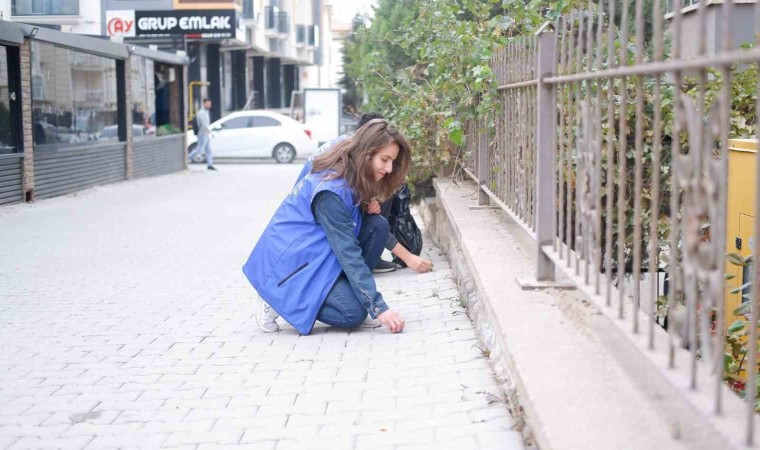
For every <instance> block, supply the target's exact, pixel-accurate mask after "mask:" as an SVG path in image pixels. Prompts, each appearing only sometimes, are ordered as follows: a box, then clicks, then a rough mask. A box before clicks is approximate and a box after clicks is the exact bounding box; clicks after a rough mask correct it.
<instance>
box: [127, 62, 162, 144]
mask: <svg viewBox="0 0 760 450" xmlns="http://www.w3.org/2000/svg"><path fill="white" fill-rule="evenodd" d="M130 65H131V67H132V74H131V75H132V76H131V82H132V106H131V114H132V137H133V138H137V137H141V136H145V137H152V136H156V83H155V76H156V75H155V70H154V64H153V60H151V59H148V58H143V57H140V56H132V57H131V61H130Z"/></svg>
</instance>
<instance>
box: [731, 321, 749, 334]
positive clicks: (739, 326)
mask: <svg viewBox="0 0 760 450" xmlns="http://www.w3.org/2000/svg"><path fill="white" fill-rule="evenodd" d="M746 325H747V322H745V321H743V320H737V321H736V322H734V323H732V324H731V326H729V327H728V332H729V333H736V332H737V331H741V330H743V329H744V327H745V326H746Z"/></svg>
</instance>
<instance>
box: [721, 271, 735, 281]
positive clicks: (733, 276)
mask: <svg viewBox="0 0 760 450" xmlns="http://www.w3.org/2000/svg"><path fill="white" fill-rule="evenodd" d="M734 278H736V275H731V274H728V273H727V274H726V275H725V276H724V277H723V279H724V280H726V281H728V280H733V279H734Z"/></svg>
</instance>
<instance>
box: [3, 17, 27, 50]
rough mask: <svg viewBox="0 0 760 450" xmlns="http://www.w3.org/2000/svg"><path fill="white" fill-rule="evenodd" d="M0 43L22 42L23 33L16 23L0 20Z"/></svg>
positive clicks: (14, 43)
mask: <svg viewBox="0 0 760 450" xmlns="http://www.w3.org/2000/svg"><path fill="white" fill-rule="evenodd" d="M0 43H3V44H13V45H21V44H23V43H24V33H23V32H22V31H21V28H19V26H18V25H17V24H15V23H11V22H6V21H4V20H0Z"/></svg>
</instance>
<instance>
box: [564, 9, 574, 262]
mask: <svg viewBox="0 0 760 450" xmlns="http://www.w3.org/2000/svg"><path fill="white" fill-rule="evenodd" d="M576 17H577V16H576V14H575V12H574V11H573V12H572V13H570V46H569V47H568V57H567V72H568V73H573V72H574V71H575V66H574V64H573V61H574V60H575V56H574V55H575V51H576V49H575V19H576ZM565 92H566V102H567V103H566V105H565V106H566V107H567V109H566V112H567V130H566V131H567V134H566V137H567V141H566V144H567V152H568V155H567V204H566V205H565V206H566V208H565V229H566V230H567V268H568V269H569V268H571V267H572V261H573V256H572V253H573V252H572V249H573V247H575V246H574V245H573V244H574V242H575V232H574V230H573V186H572V184H573V183H571V178H570V177H571V175H572V174H573V159H574V157H573V153H574V152H573V125H574V124H573V105H572V103H573V85H572V84H568V85H567V87H566V88H565ZM576 182H577V180H576Z"/></svg>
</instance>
